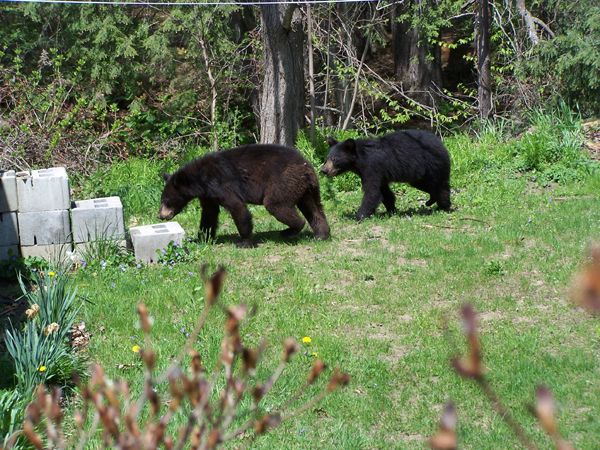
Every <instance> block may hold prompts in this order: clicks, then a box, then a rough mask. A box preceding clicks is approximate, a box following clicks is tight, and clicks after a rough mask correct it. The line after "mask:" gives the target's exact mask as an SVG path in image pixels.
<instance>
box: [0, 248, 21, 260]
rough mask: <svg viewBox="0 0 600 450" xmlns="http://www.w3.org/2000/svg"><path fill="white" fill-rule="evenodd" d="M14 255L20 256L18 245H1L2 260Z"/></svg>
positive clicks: (0, 257) (0, 255)
mask: <svg viewBox="0 0 600 450" xmlns="http://www.w3.org/2000/svg"><path fill="white" fill-rule="evenodd" d="M14 257H16V258H18V257H19V246H18V245H5V246H0V261H6V260H9V259H11V258H14Z"/></svg>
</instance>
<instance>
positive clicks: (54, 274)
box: [48, 270, 56, 278]
mask: <svg viewBox="0 0 600 450" xmlns="http://www.w3.org/2000/svg"><path fill="white" fill-rule="evenodd" d="M48 276H49V277H50V278H52V277H55V276H56V272H54V271H52V270H51V271H50V272H48Z"/></svg>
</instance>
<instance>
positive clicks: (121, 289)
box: [77, 130, 600, 449]
mask: <svg viewBox="0 0 600 450" xmlns="http://www.w3.org/2000/svg"><path fill="white" fill-rule="evenodd" d="M554 138H556V136H555V137H554ZM446 142H447V145H448V147H449V149H450V151H451V153H452V157H453V163H454V169H453V170H454V171H453V177H454V178H453V187H454V188H455V190H456V192H455V193H454V197H453V202H454V206H455V208H456V209H455V211H453V212H452V213H449V214H447V213H443V212H437V211H436V212H433V213H432V214H429V210H428V209H427V208H424V207H422V206H421V205H423V203H424V201H425V200H426V198H427V196H426V194H424V193H421V192H419V191H416V190H413V189H411V188H408V187H406V186H403V185H395V186H394V190H395V191H396V193H397V194H398V200H397V207H398V210H399V211H400V212H399V213H398V214H397V215H395V216H393V217H387V216H385V215H384V214H383V210H382V209H380V214H378V215H377V217H375V218H373V219H371V220H366V221H364V222H362V223H356V222H354V220H352V219H351V217H350V214H351V213H352V212H353V211H355V210H356V208H357V207H358V204H359V202H360V192H359V191H356V190H351V191H345V190H343V189H341V188H340V186H336V185H333V186H332V185H327V182H325V181H324V182H323V183H324V185H325V186H324V187H323V191H324V192H327V194H326V195H324V196H325V197H326V198H327V199H326V200H325V211H326V213H327V216H328V219H329V222H330V225H331V229H332V239H331V240H330V241H327V242H319V241H314V240H313V239H312V237H311V235H310V233H309V232H306V233H305V234H303V236H302V237H301V238H300V239H297V240H295V241H290V242H286V241H282V240H281V239H279V238H278V237H276V234H274V233H273V231H274V230H280V229H282V228H283V226H282V225H281V224H279V223H277V222H276V221H275V219H273V218H272V217H271V216H269V215H268V214H267V213H266V212H265V210H264V208H261V207H252V208H251V209H252V212H253V215H254V224H255V231H256V233H257V238H258V240H259V241H260V245H259V246H258V248H254V249H238V248H237V247H235V245H234V244H233V241H234V240H235V239H236V237H237V236H236V231H235V227H234V224H233V222H232V220H231V218H230V217H229V216H228V215H226V214H223V215H222V216H221V224H220V229H219V233H218V239H217V242H216V243H214V244H211V245H197V246H196V247H195V250H194V252H195V253H194V259H195V260H194V261H193V262H189V263H188V262H186V263H180V264H176V265H175V266H174V267H168V266H155V267H142V268H140V269H137V268H135V267H127V268H126V269H125V270H124V271H121V270H115V269H104V270H102V269H101V268H99V267H97V268H95V269H93V270H85V271H81V272H79V273H78V274H77V281H78V288H79V290H80V292H81V293H82V294H83V295H86V296H87V297H89V298H90V299H91V300H92V302H93V304H91V305H86V306H85V307H84V320H85V322H86V325H87V327H88V328H89V330H90V331H91V332H92V335H93V337H92V339H91V343H90V349H89V350H90V354H91V356H92V359H93V360H95V361H97V362H99V363H101V364H102V365H103V366H104V368H105V369H106V372H107V374H108V375H109V376H110V377H114V378H125V379H126V380H128V381H130V382H132V383H134V382H135V380H138V379H140V377H141V374H142V368H141V366H140V364H138V363H137V358H136V356H135V355H134V354H133V353H132V351H131V347H132V346H133V345H134V344H141V343H142V335H141V331H140V330H139V329H138V328H137V327H136V323H137V316H136V314H135V306H136V304H137V303H138V302H144V303H145V304H146V305H147V306H148V308H149V310H150V311H151V313H152V314H153V316H154V317H155V318H156V322H155V326H154V330H153V336H154V345H155V346H156V349H157V353H158V354H157V356H158V359H159V361H160V367H163V368H164V367H166V365H167V364H168V361H169V360H170V358H171V357H172V356H173V355H175V354H177V352H178V349H179V348H180V347H181V345H182V344H183V342H184V340H185V333H186V332H189V331H190V330H191V328H192V326H193V324H194V322H195V320H196V319H197V317H198V315H199V314H200V312H201V310H202V308H203V299H202V289H201V282H200V280H199V277H198V268H199V265H200V264H201V263H207V264H209V265H210V266H212V267H216V266H217V265H218V264H223V265H224V266H225V267H226V268H227V270H228V276H227V279H226V282H225V289H224V293H223V295H222V298H221V301H222V303H223V304H224V305H232V304H237V303H241V302H243V303H246V304H248V305H253V306H256V308H257V312H256V315H255V316H254V317H253V318H251V319H250V320H248V321H247V322H246V323H245V325H244V326H243V329H242V335H243V337H244V339H245V340H246V342H247V343H248V344H257V343H258V342H259V341H260V340H261V339H263V338H266V339H267V340H268V341H269V342H270V346H269V351H268V352H267V358H266V359H264V360H263V362H262V366H261V367H260V368H259V378H260V377H261V376H263V377H264V376H266V375H267V374H268V373H269V371H270V370H273V369H274V367H275V366H276V364H277V358H278V355H279V352H280V344H281V342H282V341H283V340H284V339H285V338H286V337H288V336H293V337H295V338H297V339H298V340H300V339H301V338H302V337H303V336H310V337H311V338H312V343H311V344H310V346H306V345H305V346H304V347H305V348H304V351H306V352H313V351H314V352H317V353H318V355H319V357H321V358H323V359H324V360H325V361H326V362H327V363H328V364H329V365H330V366H332V367H333V366H339V367H341V368H342V369H343V370H345V371H347V372H349V373H350V374H351V376H352V381H351V384H350V386H349V387H348V388H346V389H345V390H342V391H340V392H338V393H335V394H333V395H332V396H331V397H329V398H327V399H326V400H325V401H324V402H323V403H322V404H321V405H320V406H319V407H318V408H317V409H315V410H312V411H309V412H308V413H306V414H304V415H303V416H300V417H297V418H295V419H293V420H291V421H290V422H287V423H285V424H284V425H283V426H281V427H280V428H278V429H277V430H275V431H274V432H272V433H270V434H268V435H266V436H264V437H261V438H259V439H258V440H257V441H256V443H255V444H254V446H255V447H256V448H265V449H266V448H316V447H320V448H327V449H329V448H331V449H333V448H350V449H351V448H389V447H391V448H406V449H414V448H424V447H425V446H426V444H425V439H426V437H427V436H430V435H431V434H433V433H434V431H435V429H436V424H437V421H438V418H439V413H440V411H441V408H442V406H443V404H444V403H445V402H446V401H447V400H449V399H452V400H454V401H455V403H456V405H457V408H458V415H459V425H458V428H459V439H460V443H461V448H473V449H479V448H519V445H518V443H517V441H516V440H515V438H514V437H513V436H512V435H511V434H510V432H509V431H508V429H507V427H506V426H505V424H504V423H503V421H502V420H501V419H500V418H499V417H498V416H497V415H496V414H495V413H493V412H492V411H491V409H490V408H489V405H488V403H487V401H486V400H485V398H484V397H483V396H482V394H481V393H480V392H479V391H478V390H477V388H476V386H475V385H474V384H472V383H470V382H468V381H465V380H462V379H460V378H459V377H458V376H457V375H456V374H455V373H454V372H453V370H452V369H451V367H450V365H449V359H450V357H451V356H453V355H454V354H455V352H456V351H458V350H460V349H463V344H462V337H461V335H460V328H459V325H458V321H459V318H458V311H459V309H460V306H461V305H462V304H463V303H465V302H470V303H472V304H473V305H474V306H475V308H476V310H477V311H478V312H479V313H480V317H479V319H480V325H481V334H482V342H483V349H484V358H485V365H486V367H487V368H488V373H489V377H490V380H491V383H492V385H493V386H494V387H495V389H496V390H497V392H498V393H499V394H500V395H501V397H502V398H503V399H504V400H505V402H506V404H507V405H508V406H509V407H510V408H511V410H512V411H513V412H514V414H515V416H516V418H517V419H518V420H519V422H521V423H522V424H523V425H524V426H525V427H526V429H527V430H528V432H529V434H531V435H532V436H534V437H535V438H536V440H538V441H539V442H540V447H541V448H547V447H549V445H550V444H549V441H548V440H547V439H546V438H545V437H544V436H542V434H541V432H540V431H539V430H538V427H537V426H536V425H535V423H534V419H533V418H532V417H531V416H530V414H529V413H528V411H527V409H526V406H527V404H528V403H531V402H532V401H533V399H534V389H535V386H536V385H537V384H538V383H545V384H547V385H548V386H549V387H550V388H551V389H552V391H553V393H554V395H555V397H556V398H557V401H558V403H559V405H560V427H561V431H562V432H563V434H564V435H565V436H566V437H568V438H569V439H570V440H571V441H572V442H573V443H574V444H575V445H576V446H577V448H581V449H586V448H590V449H591V448H597V443H598V438H597V437H598V436H599V435H600V421H598V420H597V418H598V417H599V416H600V382H599V381H598V380H599V379H600V377H599V375H600V353H599V350H598V349H599V346H600V322H599V321H598V319H593V318H591V317H590V316H588V315H587V314H586V313H584V312H583V311H581V310H579V309H578V308H576V307H574V306H573V305H572V304H571V303H570V302H569V300H568V283H569V280H570V278H571V276H572V274H573V273H574V271H575V270H576V268H577V267H578V265H579V264H580V262H581V261H582V259H583V254H584V251H585V249H586V246H587V245H588V244H589V243H590V242H591V241H592V240H593V239H597V238H600V208H598V201H599V200H600V189H599V188H600V174H599V172H598V170H597V169H596V170H594V169H591V167H592V166H590V165H589V163H587V162H584V163H581V164H579V163H578V162H577V161H579V158H580V156H579V155H576V156H575V157H572V155H570V156H569V157H568V158H567V159H568V160H567V159H566V158H562V159H560V158H559V160H558V162H557V161H552V160H546V159H543V160H542V161H541V162H540V165H539V166H538V168H537V169H536V172H532V171H529V172H520V171H519V168H520V167H519V166H520V164H521V162H522V153H519V154H517V155H515V154H514V152H518V151H519V150H518V149H519V147H518V145H520V143H521V141H505V140H504V139H503V137H502V136H499V135H498V131H497V130H492V131H488V132H486V133H484V134H483V135H482V136H480V138H479V139H478V140H477V143H476V144H474V143H473V142H472V140H471V139H470V138H468V137H466V136H458V137H454V138H451V139H447V140H446ZM515 146H516V148H517V150H515ZM573 158H574V159H573ZM573 161H575V162H573ZM136 165H139V167H136ZM159 165H160V164H159V163H153V162H146V163H144V162H139V161H138V162H133V163H131V165H125V164H124V165H122V166H118V167H115V168H113V169H112V170H111V171H108V172H104V174H106V178H104V180H105V183H104V184H102V185H99V184H96V186H97V187H98V186H100V187H98V189H99V190H101V191H102V192H103V193H105V194H117V195H119V194H120V193H124V198H123V200H124V205H125V209H126V215H127V221H129V222H130V223H152V222H154V221H155V217H156V212H157V209H158V197H159V195H160V184H159V182H158V181H155V180H158V173H151V172H152V171H153V170H154V169H155V168H156V169H158V168H159V167H158V166H159ZM127 167H129V169H127V170H130V171H131V170H132V171H133V172H131V176H132V177H133V178H132V179H134V184H135V185H136V186H137V185H139V186H145V187H146V188H147V189H146V190H145V191H144V190H143V189H142V191H138V192H137V193H136V192H135V191H136V190H135V189H128V188H127V185H128V182H129V181H128V179H127V177H126V176H122V174H123V173H125V172H126V169H125V168H127ZM140 167H144V168H145V170H147V172H148V173H146V174H145V175H143V176H142V175H140V174H139V169H140ZM561 167H562V168H563V169H565V168H568V169H569V170H571V171H572V173H571V175H572V176H571V175H569V177H568V178H565V179H560V180H555V181H560V183H559V184H556V183H555V182H552V181H553V177H552V173H564V172H565V170H566V169H565V170H560V168H561ZM132 168H135V169H132ZM149 168H152V170H149ZM154 177H156V178H154ZM94 180H95V183H98V181H99V180H101V177H97V178H94ZM90 191H91V190H90V188H89V186H87V187H86V186H84V187H83V190H82V192H84V193H85V192H90ZM140 192H146V193H147V195H146V196H144V195H141V194H140ZM176 220H178V221H179V222H180V223H181V224H182V225H183V227H184V228H185V229H186V231H187V233H188V234H189V235H191V236H194V235H195V233H196V230H197V226H198V221H199V206H197V205H195V204H194V205H190V206H189V207H188V208H187V210H186V211H184V212H183V213H182V214H180V216H178V217H177V218H176ZM444 317H448V318H449V319H450V325H451V326H450V328H451V331H452V334H453V335H454V337H455V338H454V339H450V340H449V339H448V335H447V334H445V333H444V327H443V318H444ZM221 336H222V314H221V313H219V312H216V311H215V312H214V314H212V316H211V319H210V320H209V324H208V326H207V327H206V328H205V330H204V331H203V333H202V334H201V336H200V337H199V339H198V342H197V344H196V348H197V349H198V350H199V351H200V353H201V354H202V356H203V359H204V360H205V362H206V364H207V365H208V366H211V365H212V364H214V362H215V361H216V358H217V356H218V353H219V345H220V339H221ZM310 365H311V357H310V356H307V355H304V354H301V355H298V356H297V357H296V358H295V359H294V360H293V362H292V363H291V365H290V366H289V367H288V368H287V370H286V372H285V373H284V376H283V377H282V379H281V380H280V382H279V383H278V384H277V385H276V387H275V389H274V390H273V392H272V393H271V395H270V396H269V397H267V399H266V400H265V403H264V406H265V408H267V409H276V408H277V407H278V406H279V405H281V404H283V403H284V402H285V400H286V398H287V397H288V396H289V395H290V393H291V392H294V391H295V389H296V388H298V387H299V386H300V385H301V384H302V382H303V380H304V376H305V374H306V372H307V371H308V369H309V367H310ZM139 388H140V386H139V385H138V387H137V389H138V390H139ZM180 419H181V418H180ZM181 420H183V419H181ZM180 423H182V422H180Z"/></svg>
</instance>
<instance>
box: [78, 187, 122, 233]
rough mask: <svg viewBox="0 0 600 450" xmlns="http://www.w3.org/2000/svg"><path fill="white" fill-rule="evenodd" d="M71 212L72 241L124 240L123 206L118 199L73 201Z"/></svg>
mask: <svg viewBox="0 0 600 450" xmlns="http://www.w3.org/2000/svg"><path fill="white" fill-rule="evenodd" d="M74 203H75V206H74V207H73V209H72V210H71V227H72V229H73V241H74V242H77V243H81V242H90V241H97V240H105V239H119V240H122V239H125V227H124V225H123V205H122V204H121V199H120V198H119V197H105V198H94V199H92V200H78V201H75V202H74Z"/></svg>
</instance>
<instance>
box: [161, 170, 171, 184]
mask: <svg viewBox="0 0 600 450" xmlns="http://www.w3.org/2000/svg"><path fill="white" fill-rule="evenodd" d="M162 178H163V180H165V183H167V182H168V181H169V180H170V179H171V175H169V174H168V173H167V172H165V173H163V174H162Z"/></svg>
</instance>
